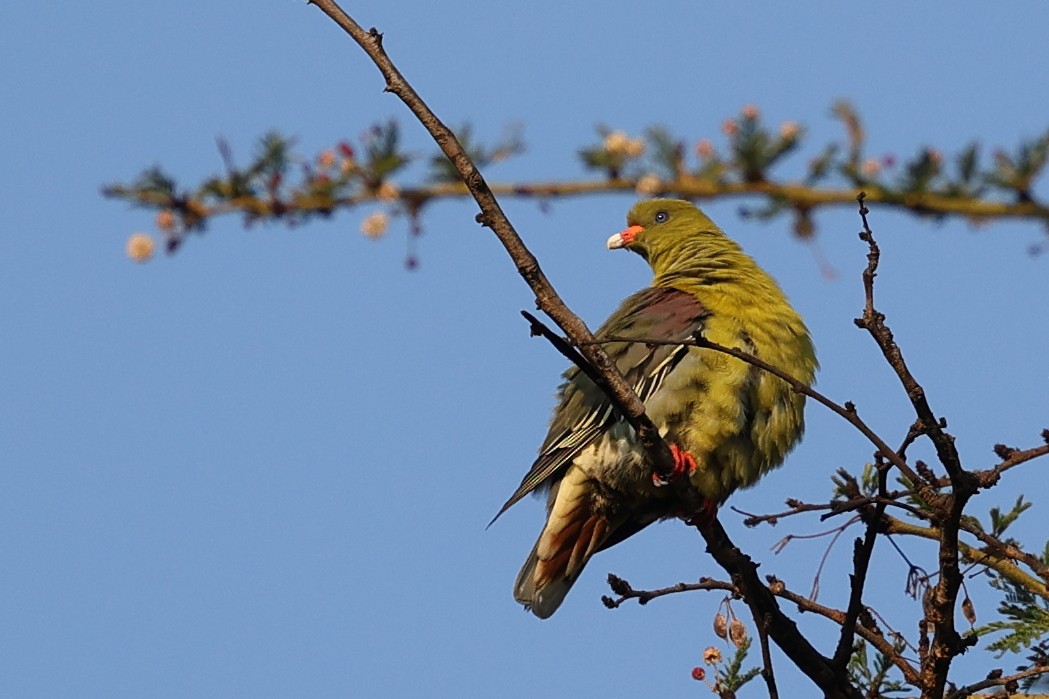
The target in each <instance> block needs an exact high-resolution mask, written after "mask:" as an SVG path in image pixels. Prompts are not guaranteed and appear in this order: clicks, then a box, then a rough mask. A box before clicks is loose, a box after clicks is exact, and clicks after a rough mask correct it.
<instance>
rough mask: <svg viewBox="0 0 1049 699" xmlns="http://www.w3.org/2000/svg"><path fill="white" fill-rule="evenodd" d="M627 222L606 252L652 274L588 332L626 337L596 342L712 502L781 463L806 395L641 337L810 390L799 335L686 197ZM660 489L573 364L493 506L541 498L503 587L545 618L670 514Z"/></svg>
mask: <svg viewBox="0 0 1049 699" xmlns="http://www.w3.org/2000/svg"><path fill="white" fill-rule="evenodd" d="M627 225H628V227H627V229H626V230H624V231H622V232H621V233H617V234H615V235H613V236H612V237H611V238H609V239H608V247H609V248H610V249H618V248H625V249H627V250H630V251H633V252H636V253H637V254H639V255H640V256H641V257H643V258H644V259H645V260H646V261H647V262H648V264H649V265H650V266H651V267H652V272H653V274H654V277H653V279H652V284H651V286H649V287H648V288H646V289H642V290H641V291H639V292H637V293H636V294H634V295H632V296H630V297H628V298H627V299H626V300H625V301H624V302H623V303H622V305H620V307H619V308H618V309H617V310H616V311H615V312H614V313H613V314H612V315H611V317H609V319H608V320H607V321H605V323H604V325H602V326H601V328H600V329H599V330H598V331H597V333H596V335H597V337H598V338H602V337H627V338H637V341H635V342H609V343H606V344H604V347H605V350H606V351H607V352H608V355H609V357H610V358H611V359H612V360H613V361H614V362H615V364H616V366H617V367H618V368H619V371H620V372H621V373H622V374H623V376H624V377H625V378H626V380H627V383H628V384H630V385H631V386H632V387H633V388H634V390H635V391H636V392H637V394H638V396H639V397H640V398H641V400H642V401H643V402H644V404H645V411H646V412H647V414H648V416H649V418H651V420H652V421H653V423H655V425H656V426H657V428H659V430H660V433H661V434H662V435H663V437H664V439H665V440H666V441H667V443H668V444H669V445H670V447H671V452H672V453H673V454H674V458H675V463H676V467H677V468H676V470H675V473H677V474H682V475H683V474H685V473H687V474H688V478H689V481H690V483H691V485H692V486H693V487H694V488H695V489H696V490H697V491H698V493H699V495H700V496H701V497H702V498H704V499H706V500H707V501H708V502H709V503H710V507H711V508H714V507H716V506H717V505H720V504H721V503H723V502H724V501H725V499H726V498H728V496H729V495H730V494H731V493H732V492H733V491H735V490H736V489H737V488H746V487H748V486H750V485H753V484H754V483H755V482H756V481H757V480H758V479H759V478H760V477H761V476H762V475H764V474H765V473H766V472H767V471H769V470H770V469H772V468H775V467H776V466H779V465H780V464H781V463H782V462H783V459H784V458H785V457H786V455H787V453H788V452H789V451H790V450H791V449H792V448H793V447H794V445H795V444H797V442H798V440H799V439H800V438H801V435H802V432H803V430H804V405H805V398H804V396H802V395H801V394H798V393H795V392H794V391H793V390H792V389H791V387H790V386H789V385H788V384H787V383H786V382H785V381H783V380H782V379H779V378H777V377H775V376H773V375H771V374H769V373H768V372H765V371H762V370H760V369H758V368H756V367H754V366H752V365H750V364H747V363H745V362H743V361H741V360H739V359H735V358H733V357H729V356H728V355H725V354H722V353H718V352H715V351H713V350H709V349H699V348H696V347H687V346H684V345H673V344H670V345H650V344H646V343H645V340H646V339H654V340H664V341H665V340H671V341H674V340H681V341H684V340H688V339H689V338H691V337H692V336H693V334H694V333H696V332H702V334H703V336H704V337H706V338H707V339H709V340H711V341H713V342H716V343H718V344H721V345H724V346H727V347H736V348H740V349H743V350H744V351H747V352H750V353H751V354H754V355H756V356H757V357H759V358H761V359H763V360H764V361H766V362H768V363H769V364H772V365H773V366H776V367H778V368H780V369H782V370H784V371H786V372H787V373H789V374H791V375H792V376H793V377H795V378H796V379H798V380H800V381H802V382H804V383H805V384H810V385H811V384H812V382H813V380H814V377H815V373H816V368H817V366H818V364H817V361H816V355H815V352H814V350H813V346H812V340H811V338H810V336H809V332H808V330H807V328H806V327H805V324H804V322H803V321H802V319H801V316H799V315H798V313H797V311H795V310H794V308H793V307H791V305H790V303H789V302H788V301H787V297H786V296H785V295H784V293H783V291H782V290H781V289H780V287H779V285H778V284H777V283H776V282H775V280H773V279H772V277H770V276H769V275H768V274H767V273H766V272H765V271H764V270H763V269H761V267H759V266H758V264H757V263H756V262H755V261H754V260H753V259H752V258H751V257H750V256H749V255H747V254H746V253H744V252H743V251H742V250H741V249H740V247H739V245H738V244H736V243H735V242H734V241H732V240H731V239H729V238H728V236H726V235H725V234H724V232H722V230H721V229H720V228H718V227H717V226H716V225H715V224H714V223H713V222H712V221H711V220H710V219H709V218H707V216H706V215H705V214H704V213H703V212H702V211H700V210H699V209H698V208H696V207H695V206H694V205H692V204H691V203H689V202H687V201H680V200H676V199H649V200H645V201H641V202H638V203H637V204H636V205H635V206H634V207H633V208H632V209H631V210H630V213H629V214H628V215H627ZM664 485H665V483H662V482H661V481H660V480H659V479H658V478H655V477H653V470H652V466H651V463H650V462H649V460H648V458H647V457H646V455H645V453H644V450H643V448H642V446H641V444H640V442H639V440H638V439H637V436H636V434H635V432H634V430H633V428H632V427H631V426H630V425H629V423H627V422H626V421H625V420H624V419H623V418H622V417H621V415H620V414H619V413H618V411H617V410H616V409H615V408H614V407H613V406H612V404H611V402H610V401H609V400H608V398H607V397H606V396H605V394H604V393H603V392H602V391H601V390H600V389H599V388H597V386H596V385H595V384H594V383H593V382H592V381H591V380H590V378H588V377H587V376H586V375H585V374H584V373H583V372H581V371H580V370H579V369H578V368H577V367H572V368H570V369H569V370H568V371H566V372H565V374H564V382H563V383H562V384H561V387H560V389H559V391H558V404H557V407H556V408H555V409H554V414H553V418H552V420H551V423H550V431H549V434H547V437H546V440H545V441H544V442H543V445H542V447H541V448H540V449H539V456H538V458H537V459H536V460H535V463H534V464H532V468H531V470H529V471H528V473H527V475H525V477H524V479H523V480H522V481H521V485H520V486H519V487H518V488H517V490H516V491H515V492H514V494H513V495H512V496H511V497H510V499H509V500H507V502H506V504H505V505H503V507H502V509H501V510H500V511H499V514H500V515H501V514H502V513H503V512H505V511H506V509H507V508H509V507H510V506H512V505H513V504H514V503H516V502H517V501H519V500H520V499H521V498H523V497H524V496H525V495H527V494H528V493H531V492H536V491H538V492H545V493H546V494H547V503H546V509H547V519H546V524H545V525H544V527H543V530H542V532H541V533H540V535H539V539H538V541H536V544H535V546H534V547H533V548H532V551H531V553H529V554H528V559H527V560H526V561H525V563H524V566H523V567H522V568H521V572H520V574H518V576H517V581H516V583H515V584H514V597H515V598H516V599H517V601H518V602H520V603H521V604H523V605H524V606H525V607H526V608H527V609H530V610H531V611H532V613H533V614H535V615H536V616H537V617H540V618H543V619H545V618H547V617H549V616H550V615H551V614H553V613H554V612H555V611H556V610H557V608H558V607H559V606H560V605H561V602H562V601H563V600H564V597H565V595H566V594H567V593H568V590H569V589H570V588H571V587H572V584H573V583H574V582H575V581H576V579H577V578H578V577H579V574H580V572H582V570H583V567H584V566H585V565H586V564H587V561H589V560H590V557H591V556H593V555H594V554H595V553H597V552H598V551H601V550H603V549H606V548H608V547H610V546H614V545H615V544H617V543H619V542H620V541H623V540H624V539H626V538H627V537H629V536H631V535H632V534H635V533H637V532H638V531H640V530H642V529H644V528H645V527H646V526H648V525H649V524H651V523H652V522H655V521H657V520H660V519H666V518H669V517H674V516H679V515H680V514H681V507H682V505H681V503H679V502H675V497H674V490H675V489H674V488H668V487H663V486H664ZM498 516H499V515H496V517H498ZM493 521H494V520H493Z"/></svg>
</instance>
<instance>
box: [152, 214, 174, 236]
mask: <svg viewBox="0 0 1049 699" xmlns="http://www.w3.org/2000/svg"><path fill="white" fill-rule="evenodd" d="M153 222H154V223H155V224H156V226H157V228H159V229H160V230H162V231H164V232H165V233H170V232H171V231H172V230H174V228H175V214H174V212H172V211H171V209H161V210H160V211H158V212H157V216H156V218H155V219H153Z"/></svg>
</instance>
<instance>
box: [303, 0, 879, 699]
mask: <svg viewBox="0 0 1049 699" xmlns="http://www.w3.org/2000/svg"><path fill="white" fill-rule="evenodd" d="M310 4H313V5H316V6H317V7H318V8H319V9H320V10H321V11H322V12H324V13H325V14H326V15H328V17H330V18H331V19H332V20H333V21H335V22H336V23H337V24H338V25H339V26H340V27H341V28H342V29H343V30H344V31H345V32H346V33H347V34H349V35H350V37H351V38H353V40H354V41H356V42H357V44H358V45H359V46H360V47H361V48H362V49H363V50H364V51H365V53H367V54H368V56H369V57H370V58H371V59H372V61H373V62H374V63H375V65H376V66H377V67H378V69H379V71H380V72H381V73H382V75H383V78H384V79H385V80H386V90H387V91H389V92H392V93H394V94H395V95H397V96H398V97H399V98H400V99H401V100H402V101H403V102H404V103H405V105H407V107H408V108H409V109H410V110H411V111H412V113H413V114H414V115H415V116H416V118H417V119H418V120H419V121H420V123H422V125H423V126H424V127H425V128H426V130H427V131H428V132H429V133H430V135H431V136H432V137H433V138H434V141H435V142H436V143H437V145H438V146H439V147H440V148H441V150H442V151H443V152H444V154H445V155H446V156H447V157H448V159H449V160H450V161H451V162H452V164H453V165H454V166H455V168H456V171H457V172H458V173H459V175H460V177H461V178H462V180H463V182H464V183H465V184H466V187H467V188H468V189H469V190H470V193H471V194H472V195H473V197H474V200H475V201H476V202H477V204H478V206H479V207H480V209H481V213H480V214H479V216H478V222H479V223H481V224H482V225H484V226H487V227H488V228H490V229H491V230H492V232H493V233H494V234H495V235H496V236H497V237H498V238H499V241H500V242H501V243H502V245H503V247H504V248H506V250H507V253H508V254H509V255H510V256H511V258H512V259H513V261H514V264H515V265H516V266H517V270H518V273H519V274H520V275H521V276H522V277H523V278H524V280H525V281H526V282H527V283H528V285H529V286H530V287H531V288H532V290H533V292H534V293H535V295H536V305H537V307H539V308H540V309H542V310H543V311H544V312H545V313H546V314H547V315H549V316H550V317H551V318H553V319H554V321H555V322H556V323H557V324H558V326H559V327H560V328H561V329H562V330H563V331H564V333H565V334H566V335H567V336H568V337H569V339H570V340H571V341H572V343H573V344H574V345H575V346H576V347H578V348H579V350H580V353H581V354H582V355H583V356H584V357H585V358H586V360H587V361H588V362H590V363H591V364H592V365H593V366H594V368H595V370H596V371H598V372H599V373H600V374H601V376H603V377H604V378H605V379H606V381H607V383H608V387H609V389H608V392H607V395H608V396H609V398H610V400H612V401H613V402H614V403H615V404H616V405H617V407H619V408H620V411H621V414H622V415H623V416H624V418H626V419H627V420H628V421H630V423H631V425H633V426H634V429H635V430H636V432H637V435H638V438H639V440H640V441H641V442H642V444H643V445H644V447H645V451H646V454H648V456H649V457H650V458H651V460H652V463H653V467H654V470H655V471H656V472H657V473H660V474H669V473H670V472H671V471H672V469H673V458H672V456H671V454H670V450H669V448H668V447H667V445H666V444H665V443H664V442H663V440H662V439H661V438H660V436H659V433H658V432H657V431H656V429H655V427H654V426H653V425H652V423H651V421H650V420H649V419H648V417H647V416H646V415H645V410H644V405H643V404H642V403H641V401H640V400H639V399H638V397H637V395H636V394H635V393H634V392H633V391H632V390H631V389H630V387H629V386H628V385H627V384H626V382H625V381H624V380H623V377H622V375H621V374H620V373H619V372H618V371H617V370H616V367H615V365H614V364H613V363H612V362H611V360H610V359H609V357H608V355H607V354H606V353H605V351H604V350H603V348H601V347H600V346H599V345H597V344H596V343H594V342H593V339H594V338H593V335H592V334H591V333H590V331H589V329H588V328H587V327H586V325H585V324H584V323H583V321H582V320H580V319H579V317H578V316H576V315H575V314H574V313H572V312H571V311H570V310H569V309H568V308H567V306H565V304H564V303H563V302H562V301H561V299H560V298H559V297H558V295H557V294H556V292H555V291H554V289H553V287H552V286H551V284H550V282H549V281H548V280H547V279H546V276H545V275H544V274H543V272H542V270H541V268H540V267H539V262H538V261H537V260H536V258H535V256H534V255H532V253H531V252H530V251H529V250H528V249H527V248H526V247H525V245H524V243H523V241H522V240H521V238H520V236H519V235H518V234H517V232H516V231H515V230H514V228H513V226H512V225H511V224H510V222H509V220H508V219H507V218H506V215H505V214H504V213H503V211H502V209H501V207H500V206H499V203H498V202H497V201H496V198H495V195H494V194H493V193H492V191H491V189H490V188H489V187H488V184H487V183H486V182H485V180H484V178H483V177H482V176H481V173H480V172H479V171H478V170H477V167H476V166H475V165H474V163H473V162H472V161H471V159H470V157H469V155H468V154H467V153H466V152H465V150H464V149H463V147H462V145H461V144H460V143H459V141H458V139H457V138H456V137H455V134H454V133H453V132H452V131H451V129H449V128H448V127H447V126H445V125H444V124H443V123H442V122H441V121H440V120H439V119H438V118H437V116H436V115H435V114H434V113H433V111H431V110H430V108H429V107H428V106H427V105H426V104H425V103H424V102H423V100H422V99H421V98H420V97H419V95H418V94H417V93H416V91H415V90H414V88H412V87H411V85H409V84H408V82H407V81H406V80H405V79H404V77H403V76H402V75H401V73H400V71H398V70H397V68H396V67H395V66H394V65H393V63H392V62H391V61H390V59H389V57H388V56H387V55H386V51H385V50H384V49H383V46H382V34H381V33H380V32H379V31H378V30H376V29H374V28H373V29H371V30H368V31H365V30H364V29H363V28H361V26H360V25H359V24H357V22H355V21H354V20H353V19H352V18H351V17H350V16H349V15H347V14H346V13H345V12H344V11H343V10H342V8H341V7H339V5H338V4H337V3H336V2H334V0H312V2H311V3H310ZM698 529H699V531H700V533H701V534H702V536H703V538H704V539H705V540H706V542H707V547H708V550H709V551H710V554H711V555H712V556H713V557H714V559H715V560H716V561H717V562H718V564H719V565H721V566H722V567H723V568H725V569H726V570H727V571H729V572H731V574H732V576H733V583H734V584H736V585H737V586H739V587H740V589H741V590H742V591H743V594H744V596H745V598H746V601H747V604H748V606H749V607H750V609H751V613H752V614H753V615H754V618H755V619H761V618H764V617H766V616H767V617H768V618H769V619H770V624H769V635H770V636H771V637H772V638H773V639H774V640H775V641H776V643H777V645H779V646H780V648H782V649H783V651H784V652H785V653H786V654H787V655H788V657H790V658H791V660H792V661H793V662H794V663H795V665H797V666H798V668H799V669H800V670H801V671H802V672H803V673H805V674H806V675H807V676H808V677H809V678H810V679H811V680H812V681H813V682H814V683H815V684H816V685H817V686H819V687H820V689H821V690H822V691H823V693H824V694H825V695H826V696H827V697H835V698H837V697H858V696H859V694H858V692H857V690H856V689H855V687H853V686H852V685H851V684H849V683H848V682H847V681H842V679H841V678H840V677H839V676H837V675H836V674H835V673H834V672H833V671H832V668H831V666H830V663H829V661H828V659H827V658H825V657H824V656H822V655H821V654H820V653H819V652H818V651H817V650H816V649H815V648H813V647H812V645H811V644H810V643H809V642H808V640H807V639H806V638H805V637H804V636H802V635H801V633H800V632H799V631H798V629H797V626H796V625H795V624H794V623H793V622H792V621H791V620H790V619H789V618H788V617H786V615H784V614H783V612H782V611H780V609H779V606H778V605H777V604H776V601H775V598H774V597H773V596H772V594H771V593H769V591H768V588H767V587H765V586H764V585H763V584H762V583H761V581H760V578H759V577H758V574H757V566H756V565H755V564H754V562H753V561H751V560H750V558H749V557H747V556H746V555H744V554H743V553H742V552H741V551H740V550H739V549H737V548H736V547H735V546H734V545H733V544H732V542H731V540H730V539H729V538H728V534H727V533H726V532H725V530H724V528H723V527H722V526H721V524H720V522H718V521H717V519H716V518H715V519H714V520H713V521H712V522H710V523H709V524H708V523H704V524H703V525H702V526H699V527H698Z"/></svg>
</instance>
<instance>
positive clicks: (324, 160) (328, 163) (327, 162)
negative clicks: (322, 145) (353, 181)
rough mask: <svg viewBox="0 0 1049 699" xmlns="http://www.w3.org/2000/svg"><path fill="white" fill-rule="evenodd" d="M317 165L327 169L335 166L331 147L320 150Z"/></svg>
mask: <svg viewBox="0 0 1049 699" xmlns="http://www.w3.org/2000/svg"><path fill="white" fill-rule="evenodd" d="M317 166H318V167H319V168H321V169H322V170H328V169H330V168H332V167H334V166H335V153H334V151H332V150H331V149H327V150H322V151H321V152H320V154H319V155H318V156H317Z"/></svg>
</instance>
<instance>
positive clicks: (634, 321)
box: [492, 287, 709, 522]
mask: <svg viewBox="0 0 1049 699" xmlns="http://www.w3.org/2000/svg"><path fill="white" fill-rule="evenodd" d="M707 315H709V312H708V311H706V309H704V308H703V306H702V304H700V302H699V301H698V300H697V299H696V297H695V296H693V295H691V294H688V293H685V292H683V291H679V290H677V289H671V288H666V287H649V288H647V289H643V290H641V291H639V292H637V293H636V294H634V295H633V296H630V297H629V298H627V299H626V300H625V301H624V302H623V303H622V305H620V307H619V308H618V309H617V310H616V312H615V313H613V314H612V315H611V316H610V317H609V318H608V320H607V321H605V324H604V325H602V326H601V328H600V329H599V330H598V331H597V333H596V335H597V337H598V338H599V339H600V338H602V337H630V338H638V339H639V340H641V339H653V340H687V339H689V338H690V337H692V335H693V334H694V333H695V332H697V331H698V330H700V329H701V328H702V326H703V321H704V319H705V318H706V317H707ZM604 347H605V351H606V352H608V355H609V357H610V358H611V359H612V361H614V362H615V364H616V367H618V369H619V371H620V372H621V373H622V374H623V377H624V378H625V379H626V382H627V384H629V385H630V386H631V387H632V388H633V389H634V392H635V393H637V395H638V397H639V398H641V401H642V402H645V401H647V400H648V399H649V398H650V397H651V396H652V395H653V394H654V393H655V392H656V391H658V390H659V387H660V385H662V383H663V380H664V379H666V377H667V375H669V374H670V372H672V371H673V370H674V368H675V367H676V366H677V365H678V362H680V361H681V359H683V358H684V356H685V355H686V354H687V352H688V347H687V346H684V345H646V344H645V343H643V342H610V343H607V344H605V345H604ZM564 377H565V381H564V383H562V384H561V388H560V390H559V392H558V395H559V397H560V402H559V403H558V405H557V408H555V409H554V417H553V420H552V421H551V423H550V432H549V434H547V437H546V440H545V441H544V442H543V446H542V447H541V448H540V449H539V456H538V458H537V459H536V460H535V463H534V464H532V468H531V469H530V470H529V471H528V473H527V475H525V477H524V479H523V480H522V481H521V485H520V486H518V488H517V490H516V491H514V494H513V495H511V496H510V499H509V500H507V501H506V504H504V505H503V507H502V509H500V510H499V514H497V515H496V516H495V518H493V519H492V521H493V522H494V521H495V519H498V518H499V515H501V514H502V513H503V512H506V510H507V509H509V508H510V507H511V506H512V505H513V504H514V503H516V502H517V501H518V500H520V499H521V498H523V497H524V496H525V495H527V494H528V493H530V492H532V491H533V490H535V489H536V488H537V487H539V486H541V485H542V484H544V483H545V482H546V481H547V480H548V479H550V478H551V477H552V476H554V475H555V474H558V473H559V472H560V471H561V470H562V469H564V468H565V467H567V465H568V464H570V463H571V462H572V459H574V458H575V457H576V456H577V455H578V454H579V453H580V452H581V451H583V449H585V448H586V447H587V446H589V445H590V444H592V443H593V442H594V440H596V439H597V438H598V437H599V436H600V435H601V434H602V433H603V432H605V431H606V430H608V429H609V428H610V427H611V426H612V425H613V424H615V423H616V422H617V421H620V420H622V416H621V415H620V414H619V412H618V411H617V410H616V409H615V407H614V406H613V405H612V402H611V401H609V399H608V397H607V396H606V395H605V393H604V392H603V391H602V390H601V389H600V388H598V387H597V386H596V385H595V384H594V382H593V381H591V380H590V378H589V377H588V376H586V374H584V373H583V372H582V371H580V370H579V368H578V367H572V368H570V369H569V370H568V371H566V372H565V375H564Z"/></svg>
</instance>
